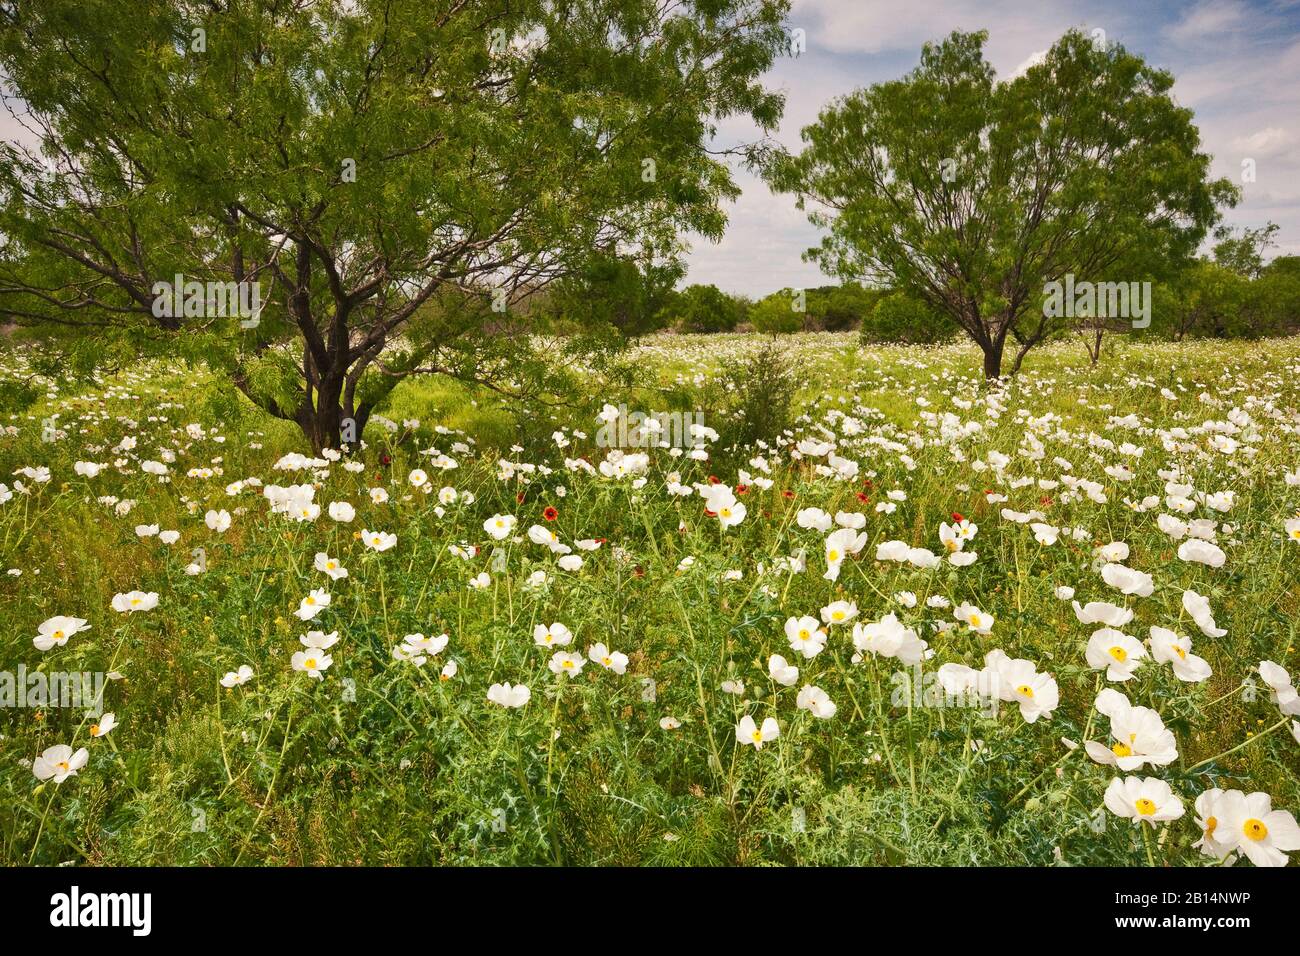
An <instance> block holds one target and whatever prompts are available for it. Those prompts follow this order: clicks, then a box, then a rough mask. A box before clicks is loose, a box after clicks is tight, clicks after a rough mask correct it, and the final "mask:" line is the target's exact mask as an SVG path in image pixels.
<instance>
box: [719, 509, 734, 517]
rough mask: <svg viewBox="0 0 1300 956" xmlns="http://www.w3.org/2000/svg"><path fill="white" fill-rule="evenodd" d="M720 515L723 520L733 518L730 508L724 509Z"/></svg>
mask: <svg viewBox="0 0 1300 956" xmlns="http://www.w3.org/2000/svg"><path fill="white" fill-rule="evenodd" d="M718 514H719V515H720V516H721V517H723V518H730V517H731V509H730V508H723V509H722V510H721V511H719V512H718Z"/></svg>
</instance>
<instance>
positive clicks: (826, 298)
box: [808, 282, 884, 332]
mask: <svg viewBox="0 0 1300 956" xmlns="http://www.w3.org/2000/svg"><path fill="white" fill-rule="evenodd" d="M883 295H884V293H883V292H882V291H881V290H880V289H869V288H867V287H865V286H863V285H861V284H859V283H857V282H845V283H844V284H843V285H832V286H821V287H819V288H816V289H809V290H808V312H809V314H810V315H811V317H812V321H813V322H814V323H815V324H816V325H817V327H818V328H821V329H824V330H826V331H827V332H841V331H843V330H845V329H852V328H858V327H859V326H860V325H861V324H862V323H863V322H865V321H866V320H867V319H868V318H869V317H870V316H871V313H872V311H873V310H874V309H875V307H876V303H877V302H879V301H880V299H881V298H882V297H883Z"/></svg>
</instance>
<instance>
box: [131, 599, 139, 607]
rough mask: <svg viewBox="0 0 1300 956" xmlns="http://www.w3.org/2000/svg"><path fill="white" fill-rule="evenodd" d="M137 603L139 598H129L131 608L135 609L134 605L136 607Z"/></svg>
mask: <svg viewBox="0 0 1300 956" xmlns="http://www.w3.org/2000/svg"><path fill="white" fill-rule="evenodd" d="M139 603H140V599H139V598H131V606H132V607H135V605H137V604H139Z"/></svg>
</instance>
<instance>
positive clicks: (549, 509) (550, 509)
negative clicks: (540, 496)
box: [542, 505, 560, 521]
mask: <svg viewBox="0 0 1300 956" xmlns="http://www.w3.org/2000/svg"><path fill="white" fill-rule="evenodd" d="M559 516H560V513H559V512H558V511H556V510H555V507H554V506H553V505H547V506H546V507H545V508H544V509H543V510H542V517H543V518H545V519H546V520H547V521H554V520H555V519H556V518H558V517H559Z"/></svg>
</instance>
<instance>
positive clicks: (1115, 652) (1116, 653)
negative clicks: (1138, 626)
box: [1110, 645, 1128, 664]
mask: <svg viewBox="0 0 1300 956" xmlns="http://www.w3.org/2000/svg"><path fill="white" fill-rule="evenodd" d="M1110 656H1111V657H1113V658H1115V660H1117V661H1119V662H1120V663H1121V664H1122V663H1124V662H1125V661H1126V660H1128V651H1126V650H1124V648H1122V647H1119V646H1118V645H1116V646H1115V647H1112V648H1111V649H1110Z"/></svg>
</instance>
